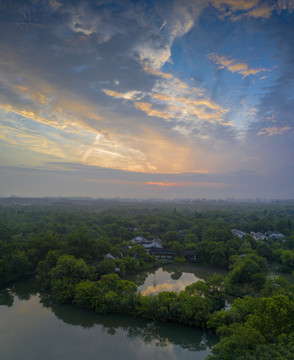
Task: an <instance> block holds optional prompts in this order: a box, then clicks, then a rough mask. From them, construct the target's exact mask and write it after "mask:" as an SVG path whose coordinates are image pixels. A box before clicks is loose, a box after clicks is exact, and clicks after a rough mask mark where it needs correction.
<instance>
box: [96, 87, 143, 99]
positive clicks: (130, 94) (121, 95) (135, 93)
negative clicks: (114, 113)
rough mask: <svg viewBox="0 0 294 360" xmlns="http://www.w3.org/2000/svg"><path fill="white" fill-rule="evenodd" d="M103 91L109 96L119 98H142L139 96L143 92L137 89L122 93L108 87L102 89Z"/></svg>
mask: <svg viewBox="0 0 294 360" xmlns="http://www.w3.org/2000/svg"><path fill="white" fill-rule="evenodd" d="M102 91H103V92H104V93H105V94H106V95H108V96H112V97H115V98H119V99H125V100H135V99H138V98H141V96H138V95H140V94H141V92H140V91H136V90H133V91H128V92H126V93H120V92H117V91H113V90H108V89H102Z"/></svg>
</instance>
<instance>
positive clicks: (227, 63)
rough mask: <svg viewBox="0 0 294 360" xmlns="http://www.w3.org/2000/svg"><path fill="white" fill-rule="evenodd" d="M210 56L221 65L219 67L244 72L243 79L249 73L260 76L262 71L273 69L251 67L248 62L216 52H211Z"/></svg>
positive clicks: (233, 71)
mask: <svg viewBox="0 0 294 360" xmlns="http://www.w3.org/2000/svg"><path fill="white" fill-rule="evenodd" d="M208 58H209V59H210V60H212V61H213V62H214V63H215V64H217V65H219V66H218V68H219V69H227V70H229V71H231V72H232V73H235V72H237V73H238V74H242V75H243V79H244V78H246V77H247V76H249V75H256V76H260V75H259V74H260V73H263V72H267V71H271V70H270V69H266V68H250V67H249V65H248V64H246V63H241V62H238V60H236V59H232V58H229V57H226V56H219V55H217V54H215V53H211V54H209V55H208Z"/></svg>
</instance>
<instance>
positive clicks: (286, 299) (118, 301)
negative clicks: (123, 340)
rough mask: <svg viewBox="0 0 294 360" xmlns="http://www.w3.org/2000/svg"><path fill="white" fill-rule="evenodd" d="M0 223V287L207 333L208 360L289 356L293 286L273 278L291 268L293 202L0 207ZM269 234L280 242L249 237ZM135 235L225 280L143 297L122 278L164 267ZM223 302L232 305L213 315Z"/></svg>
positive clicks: (293, 348)
mask: <svg viewBox="0 0 294 360" xmlns="http://www.w3.org/2000/svg"><path fill="white" fill-rule="evenodd" d="M0 216H1V218H0V286H4V285H6V284H8V283H9V282H11V281H15V280H19V279H23V278H26V277H36V279H37V281H38V284H39V287H40V291H43V292H48V293H49V294H50V295H51V296H52V297H53V298H55V299H56V300H57V301H58V302H59V303H75V304H77V305H79V306H82V307H85V308H88V309H91V310H94V311H95V312H97V313H102V314H107V313H122V314H129V315H132V316H139V317H143V318H147V319H151V320H159V321H173V322H179V323H183V324H187V325H191V326H195V327H199V328H209V329H212V330H214V331H216V333H217V334H218V336H219V337H220V342H219V343H218V344H217V345H216V346H215V347H214V348H213V355H211V356H210V359H216V360H221V359H225V360H230V359H244V360H245V359H269V358H270V359H279V358H281V359H292V358H293V356H294V288H293V285H290V284H289V283H288V282H287V281H286V280H285V279H284V278H282V277H276V276H274V275H273V273H274V272H285V273H291V272H292V271H293V270H294V204H291V203H290V204H289V203H285V204H267V205H261V204H256V205H254V204H246V205H245V204H243V205H240V204H237V205H236V204H231V205H228V204H226V205H225V206H224V209H223V210H222V208H221V207H219V206H218V205H217V206H215V207H213V206H212V207H211V208H209V209H205V210H204V211H199V210H198V209H197V208H193V206H190V207H189V208H188V207H186V206H185V207H183V209H182V211H180V210H179V209H177V210H176V209H174V208H172V209H171V210H170V209H166V208H160V207H154V206H153V207H152V206H151V207H143V206H139V207H137V208H136V207H135V206H134V205H132V206H126V207H125V208H123V209H121V208H118V209H111V210H106V211H96V210H95V211H94V210H93V209H91V210H89V209H88V210H87V209H83V210H80V209H72V208H70V209H68V208H66V209H65V208H63V207H61V208H60V207H57V208H56V207H50V208H49V207H26V208H24V207H22V206H11V207H2V208H0ZM232 229H239V230H240V231H241V232H242V233H244V234H243V236H242V237H239V236H238V235H236V234H234V233H233V232H232ZM270 231H272V232H276V233H279V234H282V235H283V236H282V237H281V236H278V237H275V238H274V237H273V238H271V237H267V238H262V237H260V238H256V237H254V236H253V235H252V234H251V232H260V233H265V232H270ZM138 236H142V237H144V239H146V240H147V242H148V241H149V242H150V241H151V240H152V239H156V240H158V239H159V238H160V240H161V241H162V245H163V249H170V251H172V254H174V257H173V260H174V261H179V262H183V261H185V257H184V251H185V250H193V251H194V252H195V253H196V256H197V257H196V258H197V261H199V262H201V263H203V264H208V265H213V266H218V267H220V268H221V267H222V268H226V269H229V270H230V271H229V274H228V275H227V276H226V277H225V278H222V277H221V276H220V275H216V276H213V277H212V278H211V279H210V280H209V281H207V282H204V281H199V282H197V283H195V284H192V285H190V286H188V287H186V288H185V290H183V291H180V292H162V293H159V294H157V295H151V294H149V295H144V296H143V295H142V294H140V293H139V292H138V291H137V286H136V285H135V284H134V283H132V282H130V281H127V280H125V279H124V278H123V276H124V275H125V274H126V273H131V272H138V271H140V270H144V269H148V268H154V267H156V266H157V267H158V266H160V264H161V263H162V261H163V260H162V259H159V258H158V257H156V256H154V255H150V254H149V253H148V248H146V247H144V246H142V245H140V244H136V243H134V239H136V238H137V237H138ZM169 261H171V259H169ZM226 295H232V296H234V297H236V300H235V301H234V303H233V304H232V306H231V308H230V309H229V310H222V308H223V307H224V304H225V299H226ZM266 354H270V355H269V356H270V357H266V356H267V355H266Z"/></svg>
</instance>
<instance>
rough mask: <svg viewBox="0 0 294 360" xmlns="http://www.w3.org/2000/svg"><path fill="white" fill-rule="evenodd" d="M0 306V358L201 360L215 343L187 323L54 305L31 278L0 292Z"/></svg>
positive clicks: (214, 337)
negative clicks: (99, 312)
mask: <svg viewBox="0 0 294 360" xmlns="http://www.w3.org/2000/svg"><path fill="white" fill-rule="evenodd" d="M168 269H169V271H170V270H171V268H170V267H169V268H168ZM156 271H157V272H158V271H159V273H157V272H155V273H156V275H155V276H157V275H158V274H161V272H160V269H158V270H156ZM165 272H168V271H166V270H165V268H163V269H162V274H163V275H164V273H165ZM152 274H153V273H151V278H152ZM170 274H174V272H171V273H170ZM183 274H184V273H183ZM149 275H150V274H149ZM149 275H147V278H146V280H147V279H149ZM164 276H165V275H164ZM177 276H179V274H178V275H177ZM174 277H175V275H174ZM179 279H181V276H180V278H179ZM141 280H142V279H141ZM148 281H149V280H148ZM181 286H182V285H181ZM0 304H1V305H0V333H1V337H0V358H1V360H15V359H30V360H39V359H42V360H49V359H54V360H58V359H62V360H75V359H77V360H78V359H79V360H80V359H83V360H90V359H91V360H92V359H93V360H94V359H95V360H97V359H98V360H99V359H101V360H104V359H107V360H112V359H113V360H114V359H117V358H118V357H119V359H120V360H124V359H128V360H130V359H131V360H132V359H140V360H145V359H146V360H147V359H150V358H152V359H154V360H157V359H158V360H159V359H160V360H165V359H169V360H178V359H179V360H180V359H183V360H184V359H185V360H190V359H191V360H192V359H193V360H203V359H205V357H206V356H207V355H208V354H209V353H210V349H211V347H212V346H213V345H214V344H216V342H217V341H218V339H217V337H216V336H215V335H214V334H210V333H208V332H205V331H202V330H198V329H195V328H192V327H188V326H182V325H178V324H170V323H168V324H165V323H156V322H153V321H147V320H144V319H138V318H132V317H129V316H122V315H107V316H102V315H99V314H96V313H95V312H92V311H88V310H85V309H81V308H78V307H77V306H74V305H59V304H56V303H55V302H53V301H52V300H51V299H50V298H49V297H47V296H44V295H43V296H42V295H40V294H39V293H38V292H37V290H36V288H35V286H34V282H33V281H23V282H19V283H16V284H13V285H12V286H11V288H9V289H4V290H2V291H0Z"/></svg>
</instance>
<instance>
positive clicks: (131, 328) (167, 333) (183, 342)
mask: <svg viewBox="0 0 294 360" xmlns="http://www.w3.org/2000/svg"><path fill="white" fill-rule="evenodd" d="M0 296H1V299H2V304H5V305H7V306H12V304H13V299H14V297H16V298H18V299H20V300H22V301H25V302H29V301H32V302H34V306H32V307H31V308H32V309H35V311H36V312H35V313H34V312H33V311H32V314H31V316H32V318H33V317H34V316H37V313H38V312H40V311H41V310H38V311H37V308H36V305H35V304H36V303H35V301H36V300H37V297H36V287H35V284H34V282H32V281H24V282H19V283H17V284H14V285H13V286H12V287H11V288H10V289H6V290H3V291H2V292H1V294H0ZM39 302H40V305H41V306H42V307H43V308H44V309H45V308H46V309H48V310H50V311H51V312H53V313H54V315H55V316H56V317H57V318H58V319H60V320H62V321H63V323H65V324H67V325H71V326H81V327H82V328H83V329H91V328H94V327H96V326H99V327H101V329H102V331H103V332H106V333H107V334H108V335H110V336H116V335H117V334H118V333H121V332H123V333H125V334H126V336H127V337H128V338H129V339H133V340H135V339H138V340H140V341H143V343H144V344H145V345H150V344H153V345H155V346H159V347H161V348H162V347H168V346H170V345H173V346H174V345H177V346H179V347H180V348H182V349H185V350H188V351H191V352H199V351H204V350H209V349H210V348H211V347H212V346H213V345H214V344H215V343H216V342H217V337H216V336H215V335H214V334H211V333H209V332H204V331H202V330H199V329H195V328H192V327H188V326H184V325H178V324H170V323H157V322H154V321H147V320H144V319H139V318H135V317H130V316H125V315H117V314H115V315H104V316H103V315H100V314H96V313H95V312H93V311H90V310H86V309H81V308H79V307H77V306H76V305H60V304H57V303H56V302H55V301H53V300H52V299H51V298H50V296H49V295H48V294H45V293H43V294H39ZM18 303H19V301H18Z"/></svg>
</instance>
